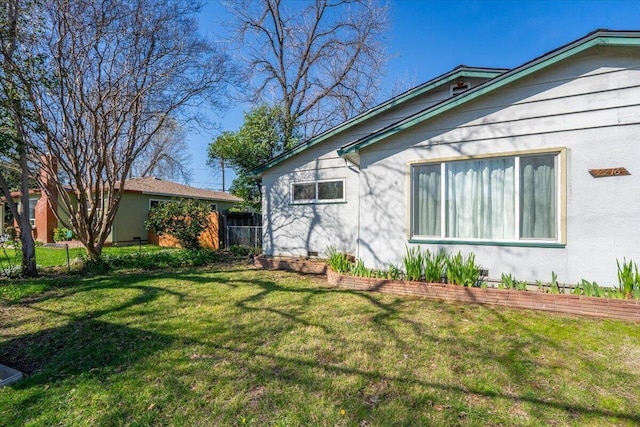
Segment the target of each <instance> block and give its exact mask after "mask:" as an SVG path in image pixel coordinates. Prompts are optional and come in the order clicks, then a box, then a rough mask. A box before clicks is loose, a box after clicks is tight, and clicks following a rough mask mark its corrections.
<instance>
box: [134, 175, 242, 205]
mask: <svg viewBox="0 0 640 427" xmlns="http://www.w3.org/2000/svg"><path fill="white" fill-rule="evenodd" d="M124 191H129V192H137V193H143V194H158V195H163V196H173V197H190V198H194V199H205V200H219V201H225V202H240V201H242V199H241V198H239V197H236V196H234V195H232V194H228V193H224V192H222V191H214V190H205V189H203V188H195V187H190V186H188V185H183V184H178V183H177V182H171V181H164V180H162V179H160V178H155V177H145V178H131V179H128V180H127V181H126V182H125V184H124Z"/></svg>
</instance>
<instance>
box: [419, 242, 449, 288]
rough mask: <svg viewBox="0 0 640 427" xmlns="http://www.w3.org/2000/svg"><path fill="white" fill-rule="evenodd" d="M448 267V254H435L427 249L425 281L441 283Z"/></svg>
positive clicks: (425, 255) (440, 252)
mask: <svg viewBox="0 0 640 427" xmlns="http://www.w3.org/2000/svg"><path fill="white" fill-rule="evenodd" d="M446 265H447V254H446V253H445V252H444V251H439V252H438V253H437V254H435V253H432V252H430V251H429V250H428V249H427V250H426V251H425V253H424V280H426V281H427V282H432V283H439V282H440V279H441V278H442V276H443V275H444V274H445V267H446Z"/></svg>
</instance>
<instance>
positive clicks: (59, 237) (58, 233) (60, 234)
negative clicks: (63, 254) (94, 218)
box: [53, 227, 73, 242]
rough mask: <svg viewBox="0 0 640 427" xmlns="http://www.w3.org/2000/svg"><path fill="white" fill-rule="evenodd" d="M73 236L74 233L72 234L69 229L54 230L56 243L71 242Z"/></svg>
mask: <svg viewBox="0 0 640 427" xmlns="http://www.w3.org/2000/svg"><path fill="white" fill-rule="evenodd" d="M72 236H73V233H71V230H69V229H68V228H64V227H60V228H54V229H53V241H54V242H66V241H67V240H70V239H71V237H72Z"/></svg>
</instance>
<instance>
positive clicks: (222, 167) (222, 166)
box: [220, 157, 225, 193]
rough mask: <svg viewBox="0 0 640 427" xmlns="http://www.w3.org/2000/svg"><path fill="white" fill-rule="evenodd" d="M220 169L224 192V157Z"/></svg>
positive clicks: (221, 159)
mask: <svg viewBox="0 0 640 427" xmlns="http://www.w3.org/2000/svg"><path fill="white" fill-rule="evenodd" d="M220 170H221V171H222V192H223V193H224V191H225V186H224V159H223V158H222V157H220Z"/></svg>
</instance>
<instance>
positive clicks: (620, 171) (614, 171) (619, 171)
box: [589, 168, 631, 178]
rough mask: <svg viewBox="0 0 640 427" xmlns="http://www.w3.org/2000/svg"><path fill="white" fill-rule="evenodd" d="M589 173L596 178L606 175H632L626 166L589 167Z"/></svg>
mask: <svg viewBox="0 0 640 427" xmlns="http://www.w3.org/2000/svg"><path fill="white" fill-rule="evenodd" d="M589 173H590V174H591V176H592V177H594V178H604V177H605V176H623V175H631V174H630V173H629V171H628V170H627V169H625V168H608V169H589Z"/></svg>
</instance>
